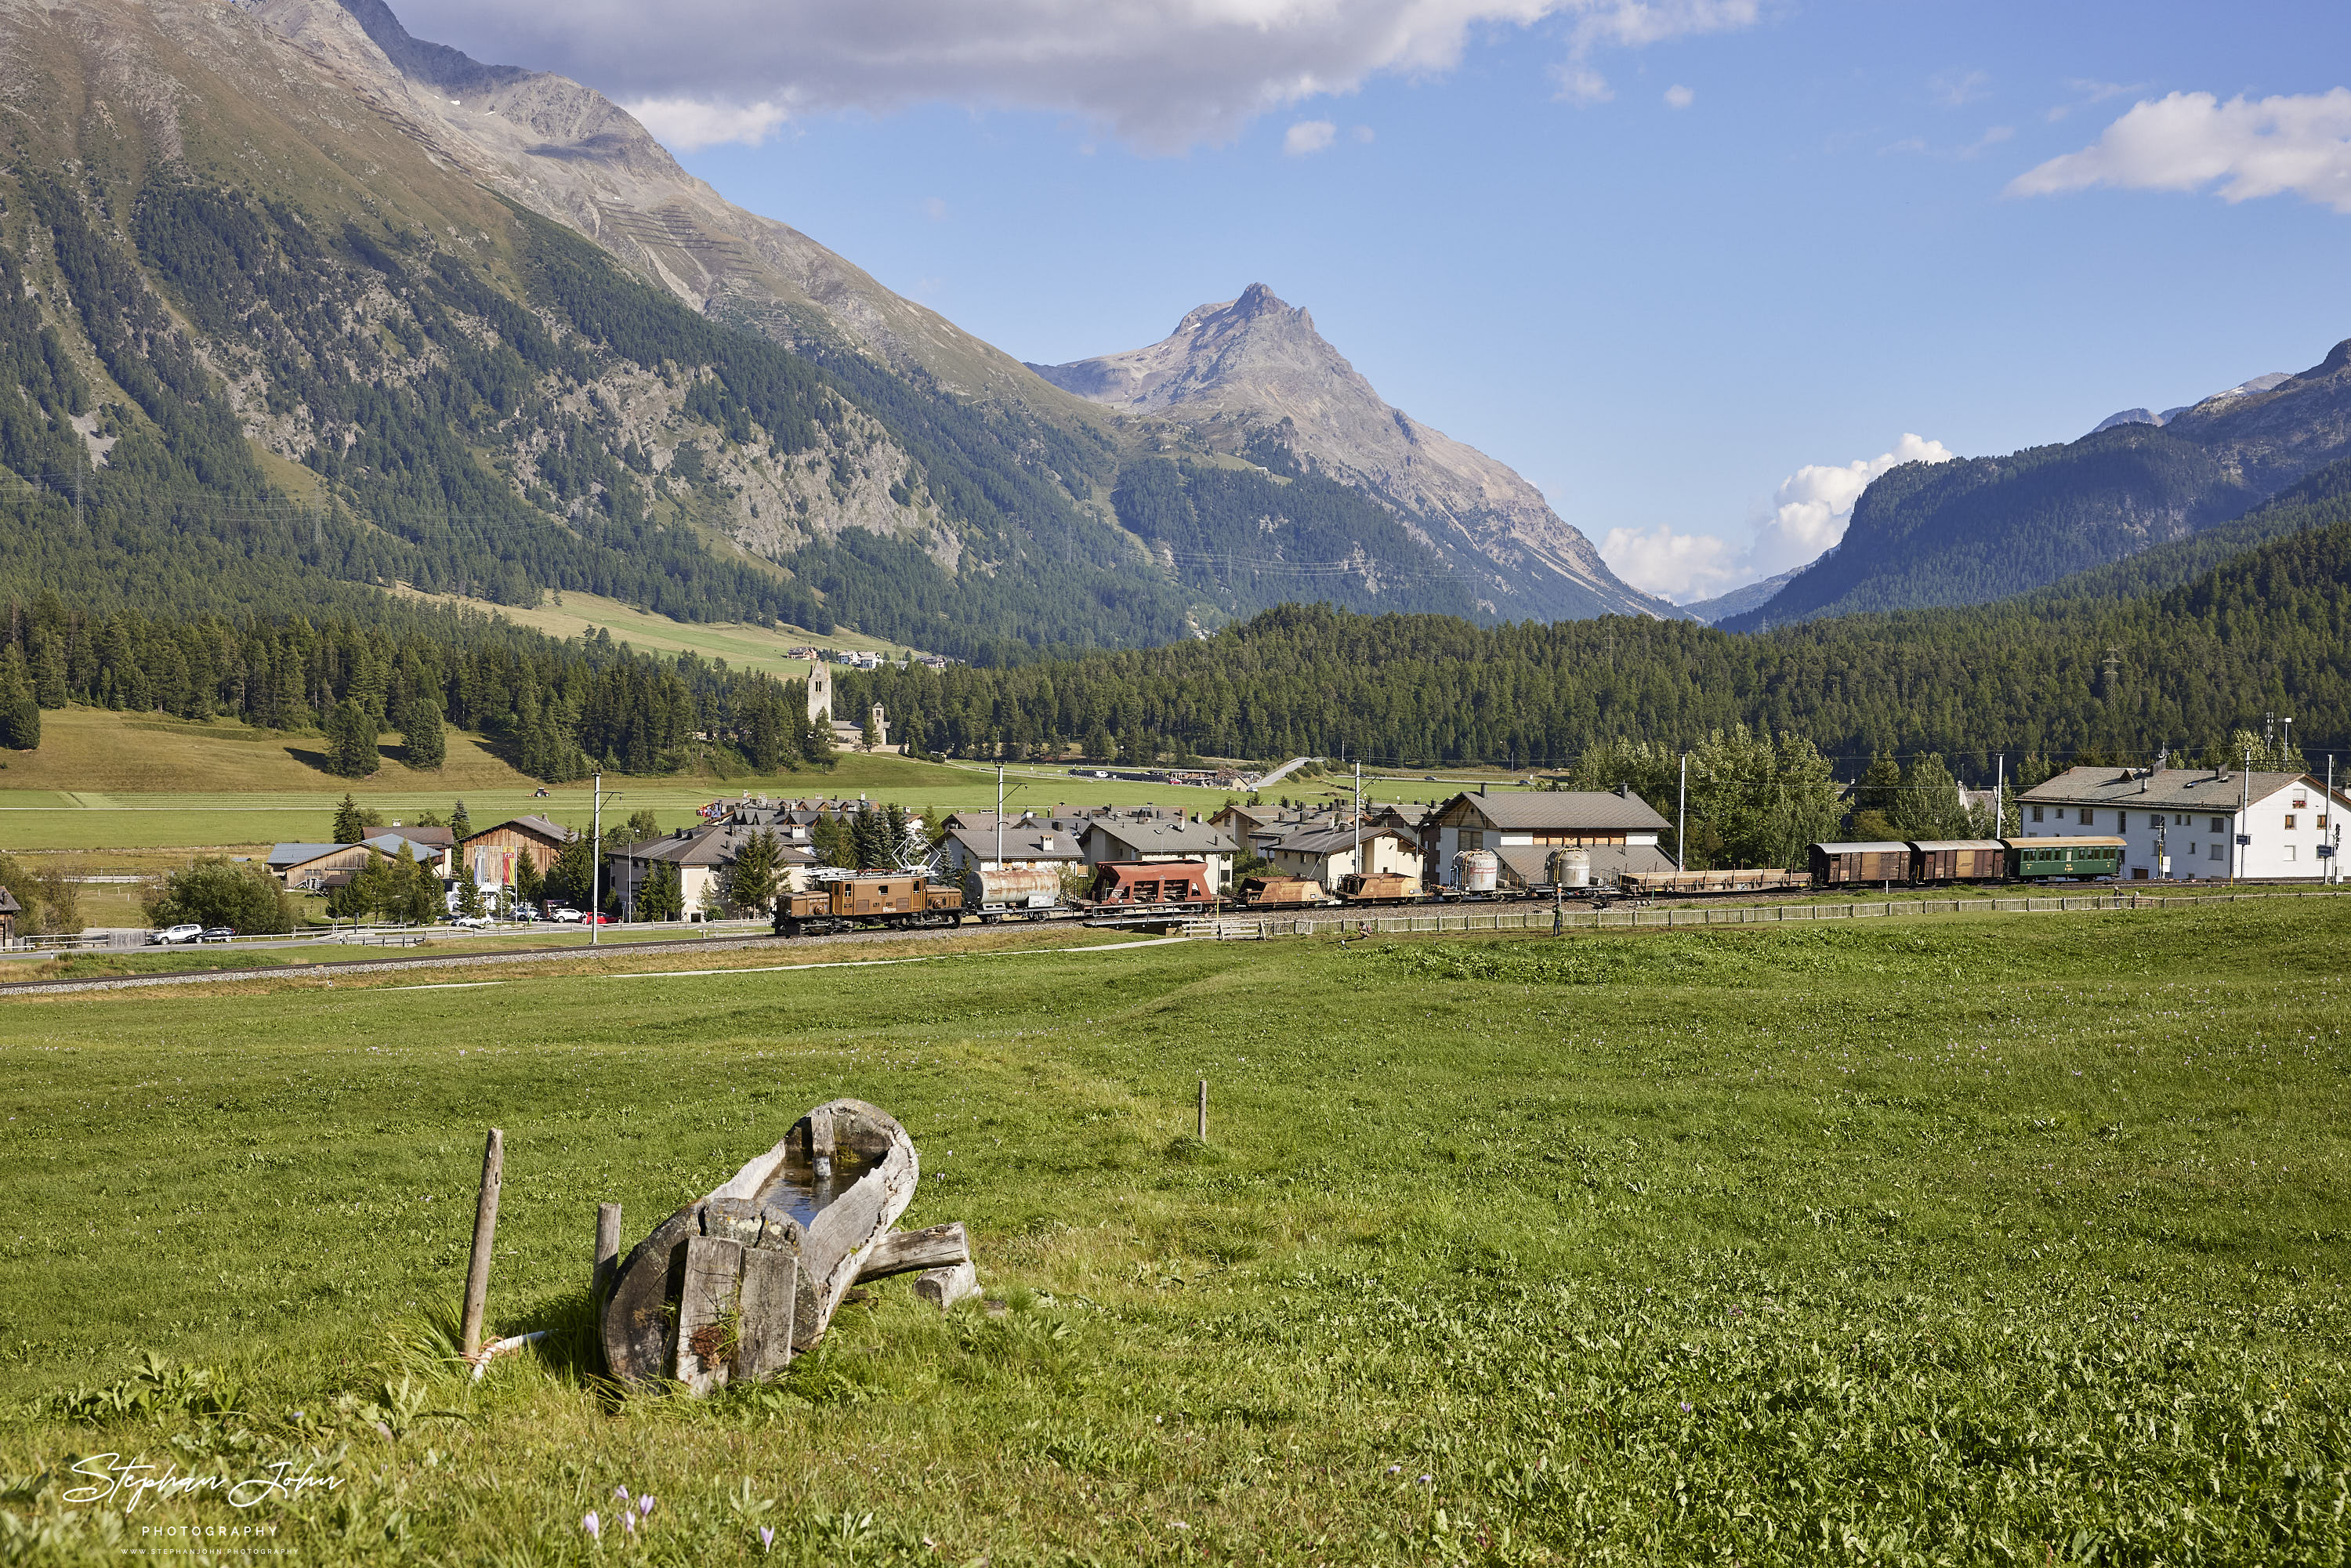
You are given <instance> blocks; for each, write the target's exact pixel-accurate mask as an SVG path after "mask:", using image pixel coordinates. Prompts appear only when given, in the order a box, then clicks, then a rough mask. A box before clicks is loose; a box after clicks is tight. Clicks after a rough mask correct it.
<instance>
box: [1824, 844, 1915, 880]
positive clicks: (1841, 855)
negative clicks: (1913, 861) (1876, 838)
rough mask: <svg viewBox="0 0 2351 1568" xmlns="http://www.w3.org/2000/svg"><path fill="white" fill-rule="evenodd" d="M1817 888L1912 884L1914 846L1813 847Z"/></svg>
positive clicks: (1835, 845)
mask: <svg viewBox="0 0 2351 1568" xmlns="http://www.w3.org/2000/svg"><path fill="white" fill-rule="evenodd" d="M1811 854H1812V862H1813V863H1812V871H1813V886H1814V887H1842V886H1844V885H1845V884H1846V883H1860V882H1876V883H1888V882H1908V881H1909V880H1910V846H1909V845H1908V844H1901V843H1893V842H1890V841H1888V842H1873V843H1861V844H1813V845H1812V846H1811Z"/></svg>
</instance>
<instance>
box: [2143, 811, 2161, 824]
mask: <svg viewBox="0 0 2351 1568" xmlns="http://www.w3.org/2000/svg"><path fill="white" fill-rule="evenodd" d="M2147 826H2148V827H2150V828H2159V827H2161V826H2163V813H2162V812H2160V811H2154V812H2150V813H2149V814H2148V816H2147Z"/></svg>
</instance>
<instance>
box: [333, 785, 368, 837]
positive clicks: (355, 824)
mask: <svg viewBox="0 0 2351 1568" xmlns="http://www.w3.org/2000/svg"><path fill="white" fill-rule="evenodd" d="M334 834H335V842H337V843H339V844H356V843H358V842H360V841H361V840H363V839H365V838H366V837H367V836H368V834H367V822H366V821H365V819H363V818H362V817H361V816H360V803H359V802H358V801H357V800H352V799H351V797H350V792H349V791H345V793H344V795H343V799H342V801H341V803H340V804H339V805H337V806H336V808H335V826H334Z"/></svg>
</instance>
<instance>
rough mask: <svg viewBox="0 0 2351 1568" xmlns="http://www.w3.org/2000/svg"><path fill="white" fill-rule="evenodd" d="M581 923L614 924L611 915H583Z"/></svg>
mask: <svg viewBox="0 0 2351 1568" xmlns="http://www.w3.org/2000/svg"><path fill="white" fill-rule="evenodd" d="M611 924H612V917H611V915H581V916H580V925H611Z"/></svg>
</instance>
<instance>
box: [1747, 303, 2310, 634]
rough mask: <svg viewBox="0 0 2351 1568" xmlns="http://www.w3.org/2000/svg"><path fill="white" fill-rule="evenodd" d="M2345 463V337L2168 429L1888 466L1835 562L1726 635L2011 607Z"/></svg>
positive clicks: (2148, 425) (2197, 408) (2156, 425)
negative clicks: (1842, 619) (1795, 624)
mask: <svg viewBox="0 0 2351 1568" xmlns="http://www.w3.org/2000/svg"><path fill="white" fill-rule="evenodd" d="M2263 383H2267V384H2266V385H2264V384H2263ZM2346 456H2351V340H2346V341H2344V342H2340V343H2337V344H2335V346H2334V348H2333V349H2331V350H2329V351H2328V353H2327V354H2326V356H2325V359H2323V360H2322V361H2320V362H2319V363H2318V364H2316V365H2314V366H2313V367H2311V368H2310V369H2309V370H2306V371H2300V372H2296V373H2294V374H2290V375H2285V376H2284V377H2283V379H2282V380H2280V379H2276V378H2273V377H2271V376H2262V377H2256V378H2255V379H2254V380H2253V381H2252V382H2244V383H2241V384H2240V385H2239V386H2236V387H2231V388H2230V389H2229V390H2228V391H2227V392H2220V393H2216V394H2215V395H2214V396H2212V397H2210V398H2206V399H2204V400H2203V401H2202V402H2198V403H2196V404H2194V405H2192V406H2190V407H2189V408H2186V409H2182V410H2176V411H2172V412H2171V413H2169V414H2168V416H2167V417H2165V418H2163V419H2161V420H2160V421H2136V420H2134V421H2127V422H2125V423H2113V422H2111V421H2109V422H2108V423H2106V424H2105V425H2104V426H2102V427H2101V428H2100V429H2097V430H2095V431H2093V432H2091V433H2090V434H2087V435H2085V436H2083V437H2081V438H2080V439H2079V440H2076V441H2072V442H2066V443H2059V444H2050V445H2045V446H2035V447H2027V448H2024V449H2022V450H2021V451H2017V452H2012V453H2009V454H2007V455H2004V456H1999V457H1963V458H1959V459H1957V460H1954V461H1952V462H1949V463H1942V464H1937V465H1932V466H1929V465H1923V464H1908V465H1904V466H1902V467H1899V468H1896V469H1892V470H1889V471H1888V472H1887V473H1886V474H1883V475H1881V476H1878V477H1877V478H1876V479H1875V480H1873V481H1872V482H1871V484H1870V486H1869V487H1868V488H1867V489H1866V490H1865V491H1863V492H1862V495H1861V497H1860V498H1859V500H1857V501H1856V502H1855V506H1854V510H1853V519H1852V522H1851V523H1850V524H1849V525H1848V527H1847V528H1846V530H1845V533H1844V538H1843V539H1842V540H1841V541H1840V542H1839V544H1838V547H1837V549H1835V550H1834V552H1833V553H1831V554H1829V555H1827V556H1824V557H1823V558H1822V559H1819V560H1817V561H1815V562H1813V564H1812V565H1810V566H1808V567H1806V568H1804V569H1803V570H1802V571H1800V572H1798V573H1797V574H1796V576H1795V577H1794V578H1793V579H1792V580H1791V581H1790V582H1789V583H1788V584H1787V585H1786V586H1785V587H1784V588H1782V590H1781V591H1779V592H1778V593H1777V594H1775V595H1773V596H1772V597H1771V599H1770V600H1769V601H1766V602H1764V603H1762V604H1761V605H1759V606H1756V607H1753V608H1751V609H1749V610H1746V611H1743V612H1740V613H1738V614H1735V615H1731V616H1727V617H1725V618H1724V619H1723V620H1721V621H1720V622H1718V624H1719V625H1721V626H1722V627H1723V628H1724V629H1725V630H1728V631H1755V630H1759V629H1761V628H1763V627H1765V626H1777V625H1784V624H1787V623H1788V622H1792V621H1802V620H1813V619H1817V618H1819V617H1822V616H1830V615H1840V614H1847V613H1854V612H1879V611H1888V610H1903V609H1921V608H1927V607H1931V606H1938V605H1958V604H1972V603H1982V602H1987V601H1993V600H1998V599H2003V598H2008V597H2011V596H2013V595H2015V594H2019V593H2024V592H2028V591H2032V590H2034V589H2038V588H2041V587H2043V586H2044V585H2047V584H2050V583H2053V582H2056V581H2058V580H2062V579H2064V578H2067V577H2071V576H2073V575H2074V574H2077V573H2080V572H2085V571H2088V570H2093V569H2095V568H2097V567H2099V566H2102V565H2105V564H2108V563H2111V562H2116V561H2121V560H2126V559H2129V558H2130V557H2132V556H2135V555H2137V554H2138V553H2139V552H2141V551H2143V550H2146V549H2149V548H2150V547H2153V546H2158V545H2163V544H2167V543H2170V542H2173V541H2177V540H2181V539H2186V538H2192V537H2194V536H2196V535H2198V534H2199V533H2201V532H2203V531H2205V530H2207V529H2209V528H2214V527H2216V526H2217V525H2220V524H2222V523H2225V522H2228V521H2230V520H2231V519H2233V518H2237V517H2242V516H2244V515H2245V514H2246V513H2248V512H2249V511H2251V510H2252V508H2254V507H2259V506H2261V505H2262V503H2263V502H2265V501H2267V500H2269V499H2270V498H2271V497H2274V496H2276V495H2278V494H2279V493H2280V492H2282V491H2283V490H2285V489H2287V488H2288V487H2289V486H2293V485H2294V484H2295V483H2296V482H2297V481H2299V480H2301V479H2302V478H2303V477H2304V476H2306V475H2309V474H2311V473H2314V472H2315V471H2317V470H2318V469H2320V468H2323V467H2325V466H2326V465H2328V464H2331V463H2333V462H2335V461H2337V460H2339V459H2342V458H2344V457H2346Z"/></svg>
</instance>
